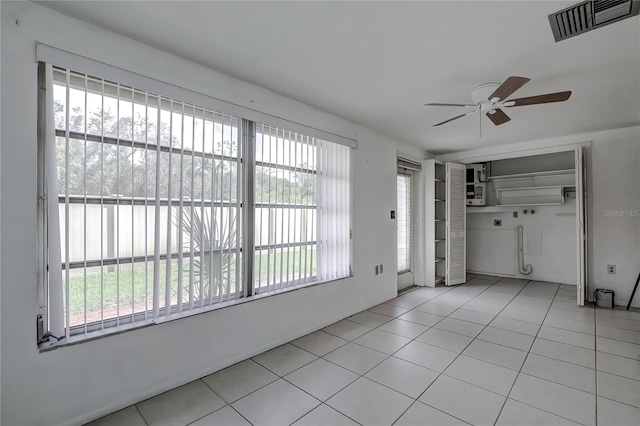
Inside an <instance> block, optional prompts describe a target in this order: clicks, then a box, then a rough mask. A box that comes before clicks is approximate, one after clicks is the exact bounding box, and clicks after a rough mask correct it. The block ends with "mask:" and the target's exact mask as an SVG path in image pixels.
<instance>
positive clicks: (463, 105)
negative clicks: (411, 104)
mask: <svg viewBox="0 0 640 426" xmlns="http://www.w3.org/2000/svg"><path fill="white" fill-rule="evenodd" d="M424 106H451V107H471V108H475V107H476V106H477V105H473V104H441V103H430V104H424Z"/></svg>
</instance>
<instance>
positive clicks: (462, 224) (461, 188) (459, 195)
mask: <svg viewBox="0 0 640 426" xmlns="http://www.w3.org/2000/svg"><path fill="white" fill-rule="evenodd" d="M446 172H447V178H446V187H447V191H446V200H445V201H446V203H445V204H446V206H447V215H446V230H447V231H446V237H445V238H446V245H447V255H446V257H445V261H446V279H445V283H446V284H447V285H455V284H462V283H464V282H465V281H466V270H467V268H466V257H465V252H466V236H465V228H466V219H467V218H466V210H465V209H466V197H465V179H466V173H467V166H465V165H464V164H455V163H446Z"/></svg>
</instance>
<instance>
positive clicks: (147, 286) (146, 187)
mask: <svg viewBox="0 0 640 426" xmlns="http://www.w3.org/2000/svg"><path fill="white" fill-rule="evenodd" d="M47 69H48V73H47V74H49V75H50V79H51V82H52V85H51V88H52V94H53V99H52V103H53V109H52V112H53V122H54V128H55V130H54V131H53V132H51V140H49V141H47V142H48V143H47V147H48V148H49V150H50V148H51V147H55V164H56V167H55V171H54V170H51V173H52V174H53V173H55V175H54V176H49V179H48V183H49V187H48V194H49V197H48V199H49V203H48V213H49V230H50V231H51V232H50V237H49V258H50V261H53V260H54V259H57V258H58V257H59V258H60V264H61V274H60V276H57V274H54V273H50V277H49V280H50V281H49V289H50V293H51V292H53V295H54V296H55V298H56V299H57V301H58V302H59V301H60V299H61V300H62V304H60V303H51V302H53V301H50V305H49V307H50V312H49V316H50V320H51V322H52V324H53V323H56V321H55V320H53V318H54V317H55V318H59V317H63V318H64V322H63V327H64V330H65V333H66V335H67V336H69V333H70V330H71V329H72V328H73V327H76V326H82V327H83V330H82V331H84V332H87V331H89V328H104V327H106V326H110V325H116V326H117V325H120V324H121V323H128V322H133V323H135V322H136V321H138V320H147V319H150V318H151V319H155V318H158V317H160V316H169V315H171V314H172V313H181V312H184V311H188V310H191V309H194V308H197V307H203V306H205V305H211V304H213V303H217V302H220V301H223V300H228V299H230V298H235V297H238V295H239V293H240V291H241V289H242V288H241V286H240V285H239V283H240V282H241V280H240V275H239V274H240V270H239V268H237V267H236V266H237V265H239V264H240V263H241V262H240V259H241V252H240V248H241V247H240V245H239V238H238V235H239V229H240V226H241V218H242V214H241V209H242V207H241V197H240V195H241V194H240V188H241V176H242V171H241V169H242V155H241V154H242V150H241V144H240V141H239V132H238V127H239V120H238V119H237V118H235V117H232V116H229V115H225V114H221V113H217V112H214V111H210V110H207V109H204V108H199V107H196V106H194V105H190V104H186V103H183V102H179V101H176V100H173V99H167V98H163V97H161V96H157V95H154V94H151V93H148V92H144V91H140V90H136V89H133V88H130V87H125V86H121V85H119V84H117V83H112V82H108V81H105V80H102V79H99V78H95V77H91V76H87V75H84V74H79V73H75V72H72V71H69V70H65V69H60V68H53V67H51V66H47ZM52 162H53V158H52V157H50V162H49V163H50V164H51V163H52ZM51 194H58V196H57V197H55V196H51ZM56 210H57V211H56ZM56 213H57V214H58V216H59V221H57V223H56V221H55V216H56ZM52 234H55V235H52ZM58 235H59V237H57V236H58ZM56 237H57V238H56ZM58 239H59V244H56V241H57V240H58ZM54 272H55V270H54ZM58 289H61V290H62V294H63V297H62V298H60V297H58V296H57V295H56V292H58ZM111 323H114V324H111ZM59 326H60V324H59V323H58V327H59ZM52 331H53V330H52ZM55 333H60V330H55Z"/></svg>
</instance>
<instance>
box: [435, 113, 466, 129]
mask: <svg viewBox="0 0 640 426" xmlns="http://www.w3.org/2000/svg"><path fill="white" fill-rule="evenodd" d="M474 112H475V111H471V112H468V113H466V114H460V115H458V116H456V117H453V118H450V119H448V120H445V121H442V122H440V123H437V124H434V125H433V127H437V126H442V125H443V124H447V123H448V122H450V121H453V120H457V119H458V118H462V117H464V116H465V115H469V114H473V113H474Z"/></svg>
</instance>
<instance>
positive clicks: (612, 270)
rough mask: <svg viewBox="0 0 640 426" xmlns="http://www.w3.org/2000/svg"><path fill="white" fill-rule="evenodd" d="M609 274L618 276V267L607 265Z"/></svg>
mask: <svg viewBox="0 0 640 426" xmlns="http://www.w3.org/2000/svg"><path fill="white" fill-rule="evenodd" d="M607 274H609V275H615V274H616V265H607Z"/></svg>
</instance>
